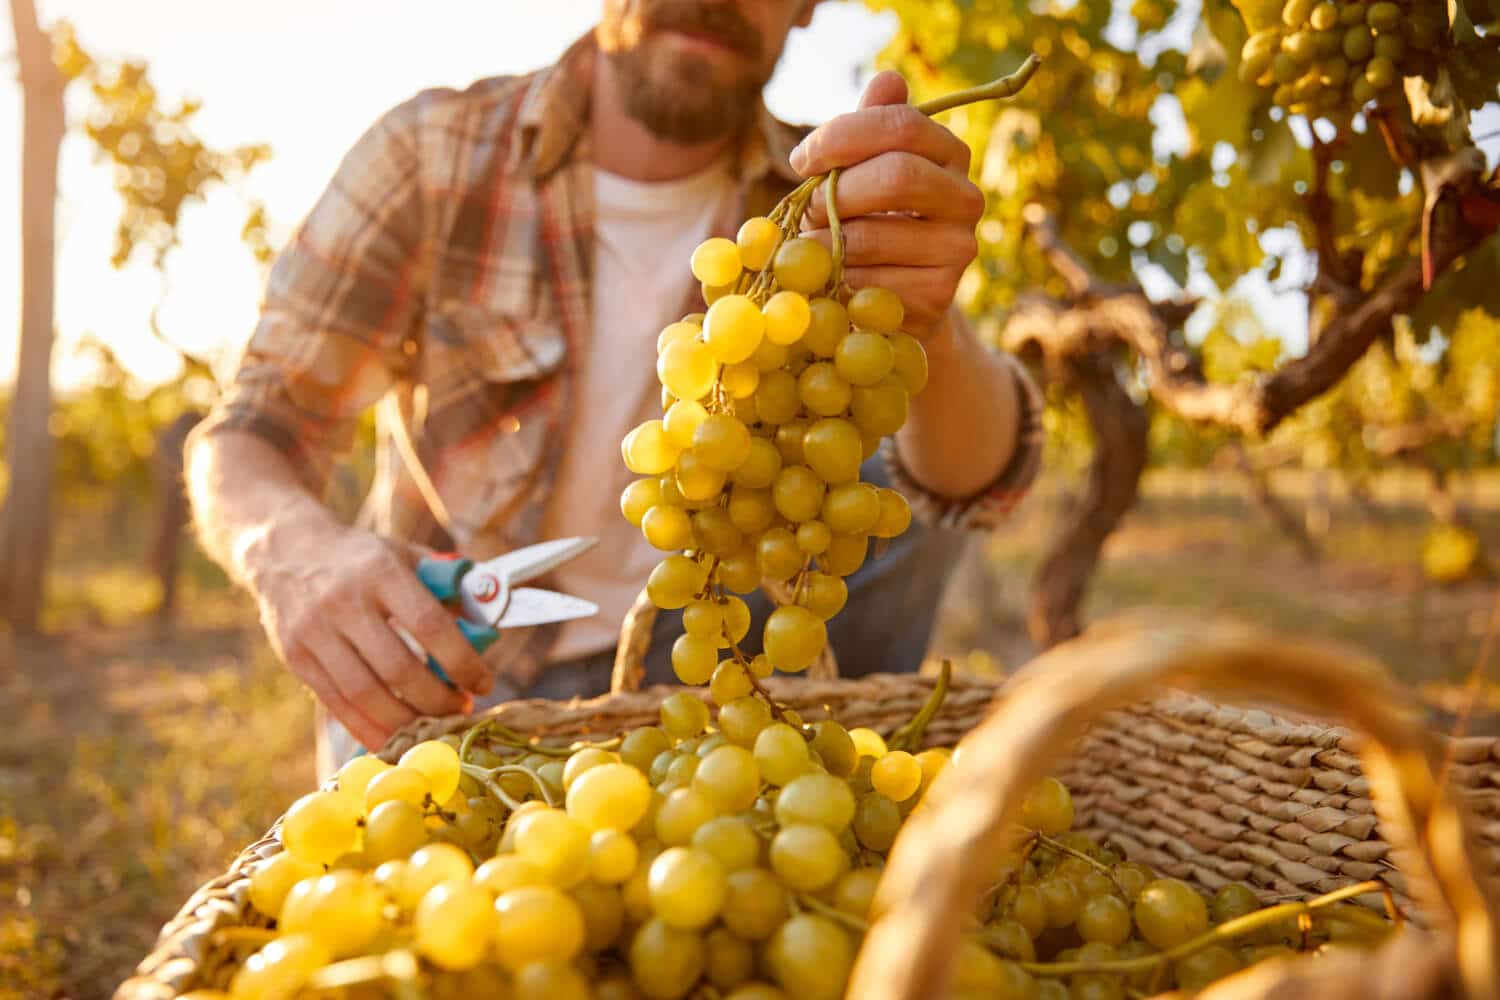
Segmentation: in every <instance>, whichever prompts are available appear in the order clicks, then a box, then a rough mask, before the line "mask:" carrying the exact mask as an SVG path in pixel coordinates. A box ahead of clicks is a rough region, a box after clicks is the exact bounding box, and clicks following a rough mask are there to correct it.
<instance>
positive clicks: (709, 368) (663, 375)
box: [656, 340, 719, 400]
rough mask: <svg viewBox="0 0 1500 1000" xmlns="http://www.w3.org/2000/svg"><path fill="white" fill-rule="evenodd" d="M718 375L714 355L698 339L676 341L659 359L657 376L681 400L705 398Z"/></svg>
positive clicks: (657, 360)
mask: <svg viewBox="0 0 1500 1000" xmlns="http://www.w3.org/2000/svg"><path fill="white" fill-rule="evenodd" d="M718 374H719V366H718V364H717V363H716V362H715V360H714V355H713V354H711V353H709V349H708V347H707V346H706V345H704V344H702V343H699V342H698V341H696V340H678V341H674V342H673V343H671V344H668V345H667V349H666V350H664V351H662V352H661V356H660V357H658V358H657V359H656V376H657V378H658V379H660V380H661V384H662V385H663V386H665V387H666V389H667V391H669V392H670V393H671V394H672V395H674V396H676V397H677V398H678V399H679V400H684V399H686V400H695V399H702V398H703V397H704V396H706V395H708V391H709V390H710V389H712V388H713V384H714V379H715V378H716V377H717V376H718Z"/></svg>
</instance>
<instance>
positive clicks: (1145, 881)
mask: <svg viewBox="0 0 1500 1000" xmlns="http://www.w3.org/2000/svg"><path fill="white" fill-rule="evenodd" d="M1110 870H1111V871H1112V872H1113V874H1114V877H1115V881H1116V882H1118V883H1119V884H1120V887H1121V888H1123V889H1124V890H1125V897H1126V898H1127V899H1130V900H1134V899H1135V898H1136V897H1137V896H1139V895H1140V894H1141V890H1142V889H1144V888H1146V886H1147V885H1149V884H1151V883H1152V882H1154V881H1156V873H1155V872H1153V871H1152V870H1151V869H1150V868H1147V867H1146V866H1145V865H1143V864H1140V863H1139V862H1135V861H1125V862H1121V863H1120V864H1117V865H1115V866H1114V867H1113V868H1112V869H1110Z"/></svg>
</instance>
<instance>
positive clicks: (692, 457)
mask: <svg viewBox="0 0 1500 1000" xmlns="http://www.w3.org/2000/svg"><path fill="white" fill-rule="evenodd" d="M728 419H730V420H733V419H734V418H733V417H730V418H728ZM705 423H707V421H705ZM694 436H695V437H696V436H697V435H696V433H695V435H694ZM746 447H747V448H748V445H747V446H746ZM726 478H727V476H726V475H725V472H724V470H723V469H721V468H717V467H716V466H715V465H713V464H710V460H709V459H708V458H707V457H706V456H703V455H700V454H699V453H698V449H697V448H689V449H688V450H686V451H684V452H683V453H682V454H681V455H679V456H678V458H677V488H678V489H679V490H681V491H682V495H683V496H684V497H685V498H687V499H688V500H712V499H715V498H716V497H718V495H719V494H720V493H721V492H722V491H723V489H724V480H725V479H726Z"/></svg>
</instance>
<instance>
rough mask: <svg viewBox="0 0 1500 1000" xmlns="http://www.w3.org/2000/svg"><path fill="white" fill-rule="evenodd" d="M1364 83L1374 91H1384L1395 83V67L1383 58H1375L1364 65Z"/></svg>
mask: <svg viewBox="0 0 1500 1000" xmlns="http://www.w3.org/2000/svg"><path fill="white" fill-rule="evenodd" d="M1365 81H1366V82H1367V83H1369V85H1370V86H1372V87H1374V88H1375V89H1376V90H1384V89H1385V88H1387V87H1389V86H1390V85H1391V84H1393V83H1395V82H1396V67H1395V65H1394V64H1392V63H1391V61H1390V60H1389V59H1387V58H1385V57H1384V56H1375V57H1374V58H1373V59H1371V60H1370V61H1369V62H1368V63H1366V64H1365Z"/></svg>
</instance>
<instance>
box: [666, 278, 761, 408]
mask: <svg viewBox="0 0 1500 1000" xmlns="http://www.w3.org/2000/svg"><path fill="white" fill-rule="evenodd" d="M765 333H766V318H765V317H764V316H762V315H761V312H760V310H759V309H758V308H756V305H755V303H754V302H752V301H751V300H750V299H749V298H748V297H747V296H744V295H725V296H724V297H723V298H721V299H719V300H718V301H716V302H715V303H714V304H713V305H711V306H709V307H708V316H707V318H705V319H704V321H703V340H704V343H706V344H707V345H708V350H709V353H710V354H712V355H713V357H714V360H716V361H719V362H721V363H723V364H726V365H733V364H738V363H739V362H741V361H744V360H746V359H747V358H749V357H750V355H752V354H754V353H755V349H756V348H757V347H759V346H760V341H761V338H762V337H764V336H765ZM680 398H684V399H686V398H692V397H686V396H683V397H680Z"/></svg>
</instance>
